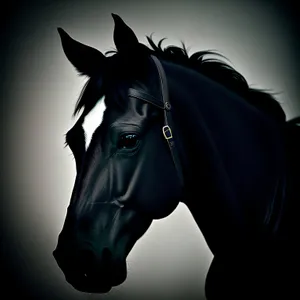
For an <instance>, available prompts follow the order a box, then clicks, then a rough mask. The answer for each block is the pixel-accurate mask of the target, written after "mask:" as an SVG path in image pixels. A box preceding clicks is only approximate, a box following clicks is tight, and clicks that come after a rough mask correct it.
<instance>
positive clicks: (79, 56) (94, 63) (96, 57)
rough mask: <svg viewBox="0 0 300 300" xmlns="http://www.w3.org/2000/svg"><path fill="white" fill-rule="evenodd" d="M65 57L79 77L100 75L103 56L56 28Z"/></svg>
mask: <svg viewBox="0 0 300 300" xmlns="http://www.w3.org/2000/svg"><path fill="white" fill-rule="evenodd" d="M57 31H58V33H59V35H60V38H61V43H62V47H63V50H64V53H65V55H66V56H67V58H68V60H69V61H70V62H71V64H72V65H73V66H74V67H75V68H76V70H77V71H78V72H79V73H80V74H81V75H87V76H89V77H92V76H93V75H100V74H101V73H102V71H103V68H104V64H105V61H106V60H105V59H106V57H105V55H103V54H102V53H101V52H100V51H98V50H97V49H95V48H92V47H90V46H87V45H84V44H82V43H79V42H77V41H75V40H74V39H72V38H71V37H70V36H69V35H68V34H67V33H66V32H65V31H64V30H63V29H62V28H57Z"/></svg>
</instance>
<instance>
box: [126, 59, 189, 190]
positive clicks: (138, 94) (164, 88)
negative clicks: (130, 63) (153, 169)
mask: <svg viewBox="0 0 300 300" xmlns="http://www.w3.org/2000/svg"><path fill="white" fill-rule="evenodd" d="M150 57H151V59H152V60H153V61H154V64H155V66H156V68H157V70H158V74H159V78H160V87H161V93H162V102H161V101H159V100H157V99H156V98H155V97H153V96H151V95H149V94H148V93H145V92H142V91H140V90H137V89H133V88H130V89H129V91H128V96H129V97H134V98H138V99H141V100H143V101H146V102H148V103H150V104H152V105H155V106H156V107H158V108H160V109H163V111H164V126H163V127H162V133H163V136H164V138H165V139H166V141H167V142H168V146H169V149H170V152H171V156H172V159H173V162H174V165H175V168H176V171H177V175H178V178H179V182H180V185H181V188H182V189H183V187H184V180H183V173H182V166H181V163H180V159H179V155H178V151H177V148H176V146H175V141H174V137H173V131H172V129H171V128H173V129H174V123H173V122H172V115H171V109H172V106H171V104H170V99H169V93H168V83H167V78H166V74H165V71H164V68H163V66H162V64H161V62H160V61H159V59H158V58H157V57H156V56H153V55H151V56H150Z"/></svg>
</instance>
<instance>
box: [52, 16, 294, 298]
mask: <svg viewBox="0 0 300 300" xmlns="http://www.w3.org/2000/svg"><path fill="white" fill-rule="evenodd" d="M112 18H113V20H114V32H113V40H114V43H115V46H116V50H113V51H107V52H105V54H103V53H102V52H100V51H99V50H97V49H95V48H93V47H91V46H89V45H85V44H82V43H80V42H79V41H76V40H75V39H73V38H72V37H71V36H70V35H69V34H68V33H67V32H66V31H65V30H64V29H62V28H61V27H58V28H57V30H58V33H59V37H60V40H61V44H62V48H63V51H64V54H65V56H66V57H67V59H68V60H69V62H70V63H71V64H72V66H73V67H74V68H75V69H76V71H77V72H78V74H79V75H80V76H86V77H87V78H88V79H87V82H86V84H85V85H84V87H83V90H82V92H81V94H80V96H79V99H78V100H77V103H76V105H75V109H74V112H73V116H76V115H79V114H80V112H81V114H80V116H79V118H78V120H77V121H76V123H75V125H74V126H73V127H72V128H71V129H70V130H69V131H68V132H67V133H66V135H65V142H66V146H68V147H69V148H70V149H71V151H72V153H73V154H74V158H75V163H76V178H75V183H74V187H73V191H72V195H71V199H70V203H69V206H68V208H67V212H66V217H65V220H64V224H63V227H62V230H61V232H60V233H59V236H58V243H57V246H56V248H55V250H54V251H53V256H54V258H55V260H56V262H57V264H58V266H59V267H60V269H61V270H62V272H63V273H64V275H65V279H66V281H67V282H68V283H69V284H70V285H72V286H73V287H74V289H76V290H78V291H81V292H83V293H99V294H103V293H108V292H109V291H110V290H111V289H112V288H113V287H115V286H119V285H121V284H122V283H123V282H124V281H125V280H126V278H127V265H126V258H127V256H128V254H129V253H130V251H131V250H132V249H133V247H134V245H135V244H136V242H137V241H138V240H139V239H140V238H142V236H143V235H144V234H145V232H146V231H147V230H148V228H149V227H150V226H151V223H152V222H153V220H157V219H162V218H165V217H167V216H169V215H170V214H171V213H172V212H173V211H174V210H175V208H176V207H177V206H178V204H179V203H180V202H181V203H184V204H185V205H186V206H187V208H188V209H189V210H190V212H191V214H192V216H193V218H194V220H195V222H196V223H197V226H198V227H199V229H200V230H201V232H202V234H203V236H204V239H205V241H206V243H207V245H208V247H209V249H210V250H211V252H212V254H213V259H212V262H211V264H210V267H209V270H208V272H207V275H206V279H205V295H206V298H207V299H208V300H212V299H240V300H241V299H283V298H284V299H288V298H289V296H291V295H292V293H294V292H295V291H296V284H295V280H296V279H295V278H296V276H295V275H294V273H293V271H295V270H297V267H296V262H297V255H298V254H297V251H298V249H299V248H297V247H298V246H297V241H296V240H297V238H296V237H297V233H298V231H297V229H296V228H297V226H298V225H299V222H298V218H297V213H296V203H297V200H299V199H300V197H299V196H300V189H299V183H300V181H299V179H300V178H299V168H300V159H299V154H300V142H299V141H300V129H299V126H298V125H299V122H300V117H296V118H293V119H290V120H287V117H286V114H285V112H284V110H283V109H282V107H281V105H280V103H279V102H278V101H277V100H276V99H275V97H274V95H272V93H270V92H267V91H266V90H262V89H254V88H251V87H250V86H249V85H248V83H247V81H246V79H245V78H244V77H243V75H241V74H240V73H239V72H238V71H237V70H235V69H234V68H233V67H231V66H230V65H229V64H228V63H226V62H225V61H224V60H225V59H227V58H226V57H225V56H223V55H222V54H220V53H218V52H217V51H212V50H207V51H198V52H195V53H194V54H192V55H189V54H188V50H187V48H186V47H185V44H184V43H182V47H178V46H174V45H170V46H168V47H165V48H163V47H162V41H163V40H164V39H162V40H160V41H159V43H157V44H156V43H155V42H154V41H153V38H152V36H147V40H148V42H149V44H150V45H149V46H146V45H144V44H143V43H140V42H139V41H138V38H137V37H136V35H135V33H134V31H133V30H132V28H130V27H129V26H128V25H127V24H126V23H125V22H124V21H123V19H122V18H121V17H120V16H119V15H117V14H112ZM209 57H210V58H209ZM211 57H213V58H211ZM99 105H104V106H105V111H104V113H103V115H102V116H101V115H100V114H99V113H98V114H96V118H97V120H98V124H97V126H96V128H95V130H94V131H93V132H92V134H91V138H90V140H89V141H88V139H87V132H86V131H85V129H84V124H85V122H86V120H87V119H88V117H89V116H90V115H91V113H92V111H94V110H95V109H96V107H98V106H99ZM288 295H289V296H288ZM283 296H284V297H283ZM282 297H283V298H282ZM293 298H294V297H293Z"/></svg>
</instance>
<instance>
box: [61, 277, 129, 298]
mask: <svg viewBox="0 0 300 300" xmlns="http://www.w3.org/2000/svg"><path fill="white" fill-rule="evenodd" d="M66 280H67V282H68V283H69V284H71V285H72V286H73V288H74V289H75V290H77V291H79V292H84V293H90V294H106V293H108V292H110V290H111V289H112V288H113V287H116V286H118V285H121V284H122V283H123V282H124V281H125V280H126V275H124V276H123V277H122V278H121V277H119V278H118V279H114V280H110V281H105V282H103V280H100V279H98V280H97V279H95V278H89V276H88V275H87V274H84V275H83V276H81V277H80V278H76V279H75V278H67V277H66Z"/></svg>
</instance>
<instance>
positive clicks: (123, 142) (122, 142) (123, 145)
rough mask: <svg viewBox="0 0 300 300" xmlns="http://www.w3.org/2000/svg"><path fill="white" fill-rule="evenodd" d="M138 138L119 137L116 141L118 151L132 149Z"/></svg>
mask: <svg viewBox="0 0 300 300" xmlns="http://www.w3.org/2000/svg"><path fill="white" fill-rule="evenodd" d="M137 142H138V136H137V135H136V134H132V133H130V134H124V135H121V136H120V138H119V141H118V148H119V149H132V148H134V147H135V146H136V145H137Z"/></svg>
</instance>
